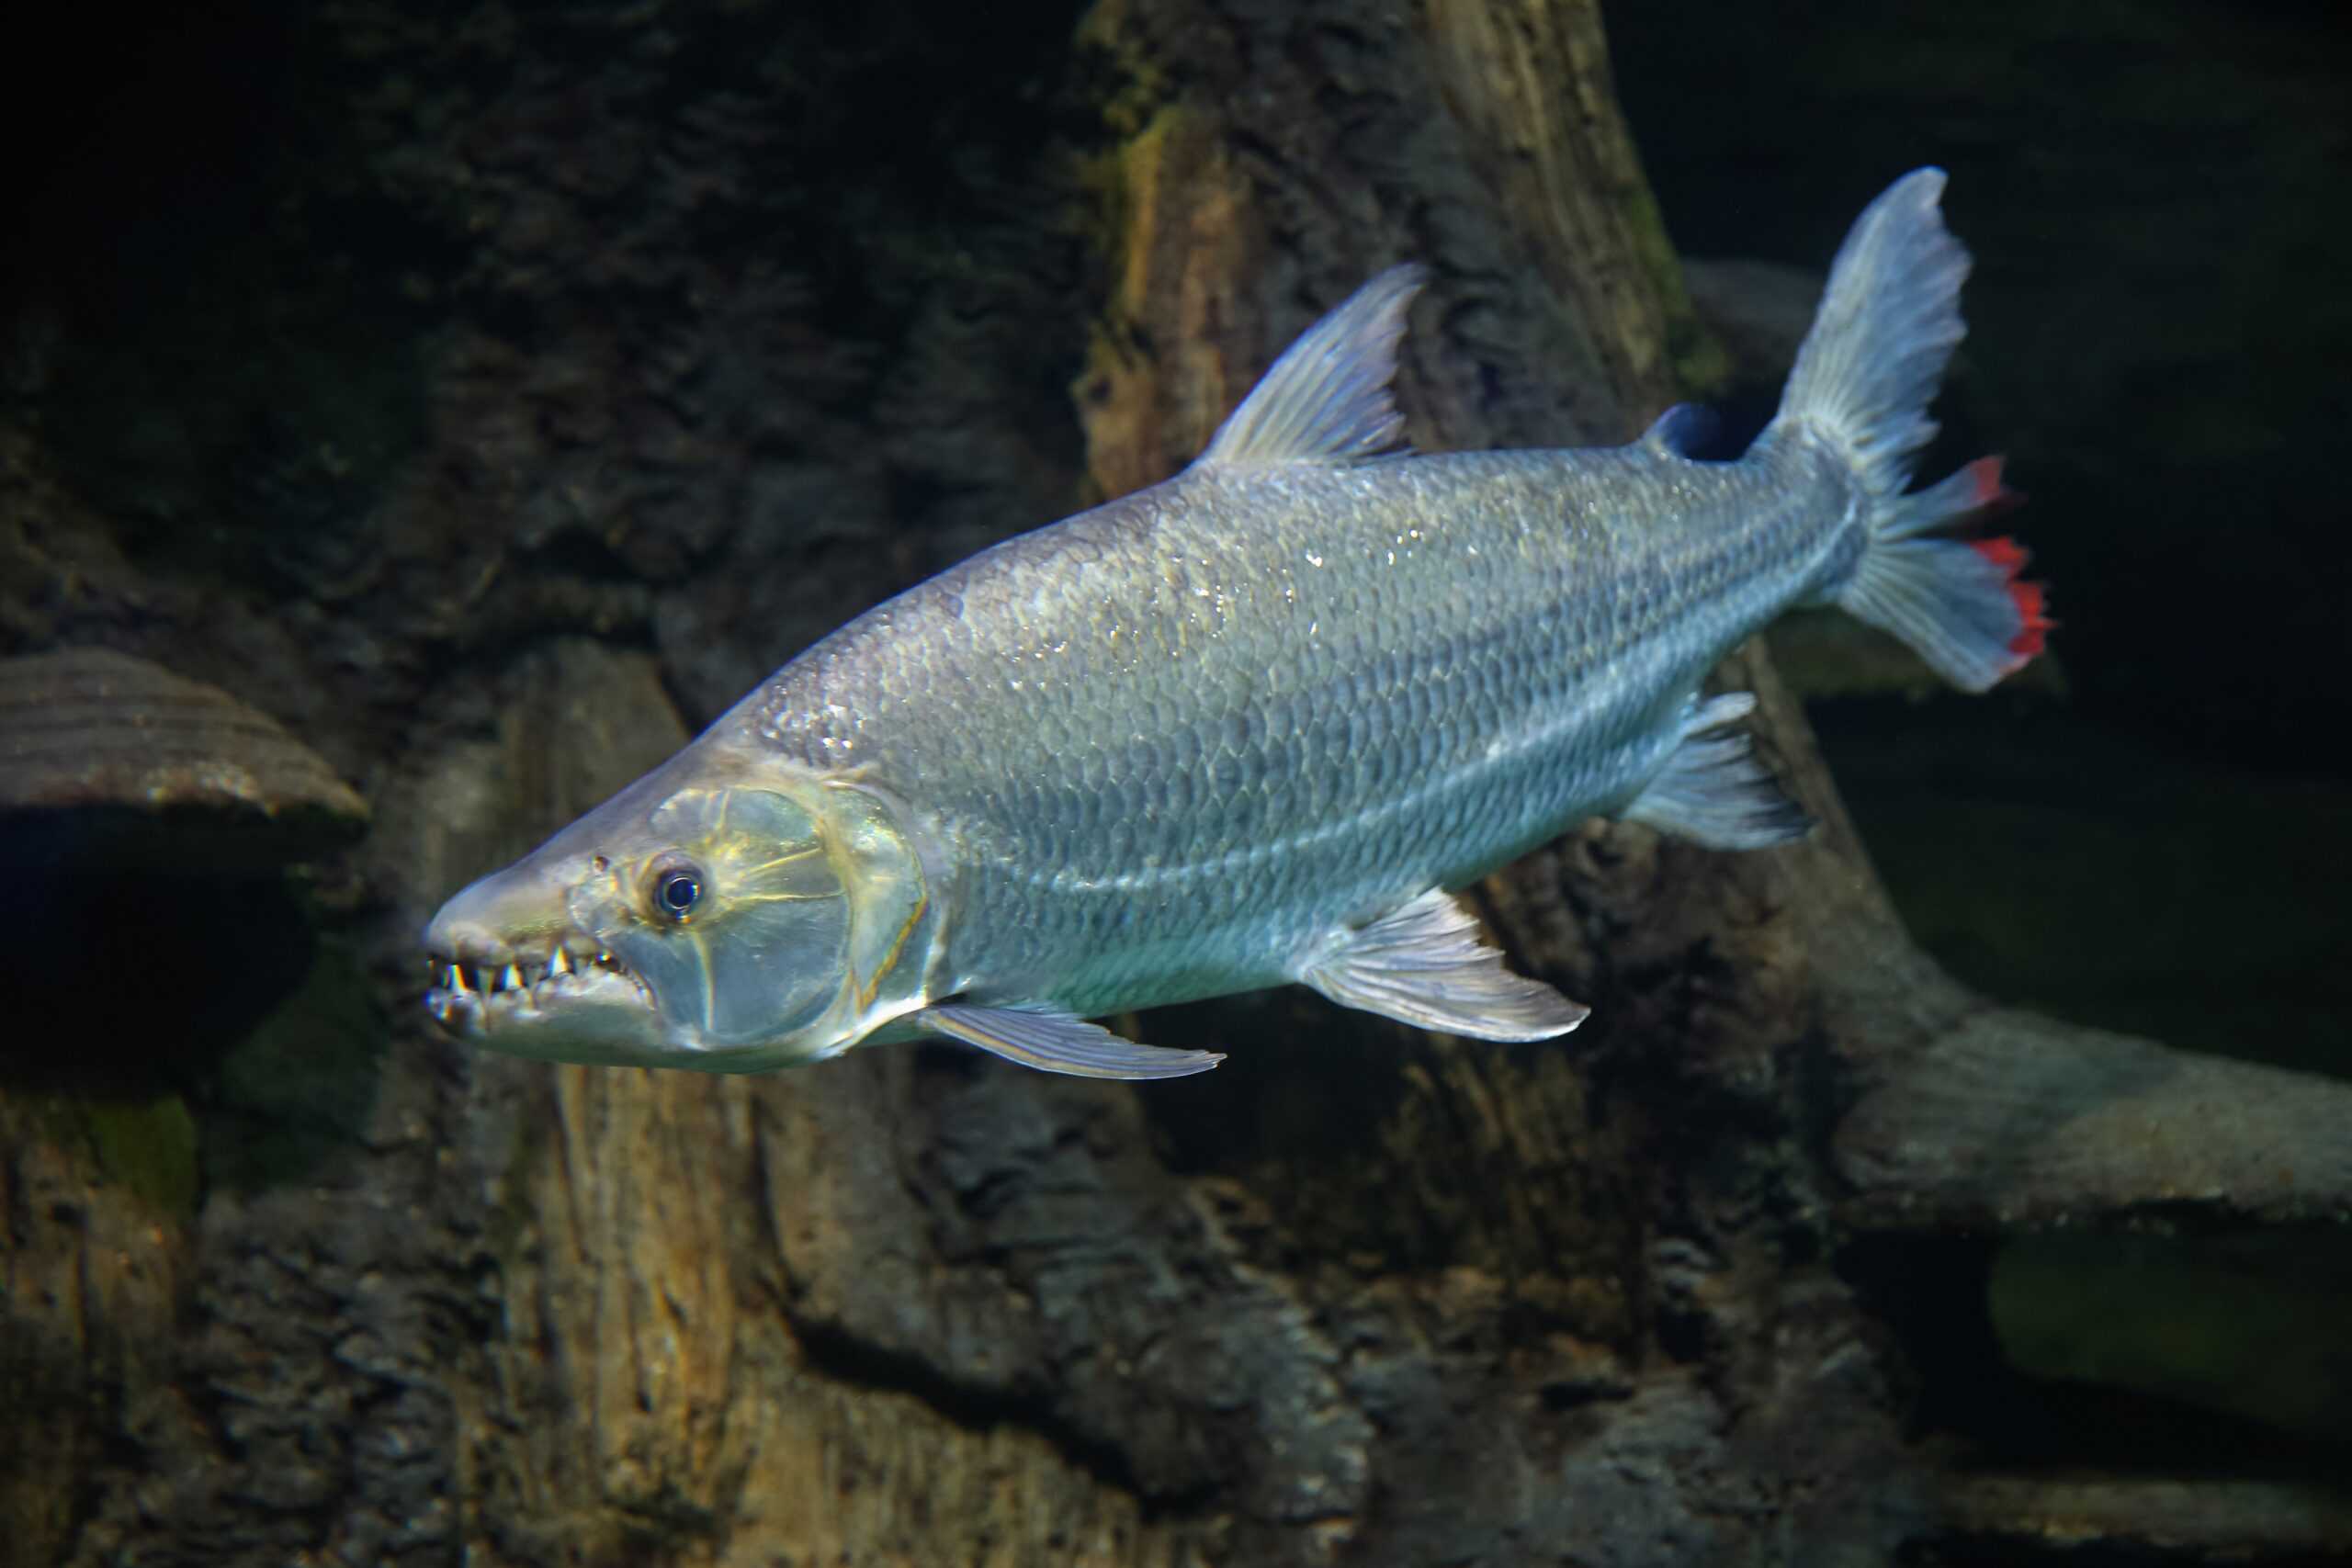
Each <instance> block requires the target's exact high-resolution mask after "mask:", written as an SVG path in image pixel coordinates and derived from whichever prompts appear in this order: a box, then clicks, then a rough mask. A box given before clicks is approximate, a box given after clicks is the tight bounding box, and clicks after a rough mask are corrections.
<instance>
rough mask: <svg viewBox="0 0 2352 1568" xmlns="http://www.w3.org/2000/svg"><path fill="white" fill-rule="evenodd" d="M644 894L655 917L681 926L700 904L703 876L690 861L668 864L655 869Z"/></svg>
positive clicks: (673, 861)
mask: <svg viewBox="0 0 2352 1568" xmlns="http://www.w3.org/2000/svg"><path fill="white" fill-rule="evenodd" d="M646 893H647V896H648V897H647V902H648V903H650V904H651V905H652V906H653V912H654V914H655V915H657V916H659V917H660V918H661V919H665V920H668V921H670V922H672V923H673V924H674V925H684V924H685V923H686V921H687V919H689V918H690V917H691V916H692V915H693V914H694V911H695V905H697V904H699V903H700V902H702V872H701V870H700V868H698V867H697V866H695V864H694V863H693V862H691V861H681V860H671V861H667V862H665V863H662V864H661V865H658V866H656V867H654V870H653V874H652V876H651V877H650V879H649V880H648V882H647V885H646Z"/></svg>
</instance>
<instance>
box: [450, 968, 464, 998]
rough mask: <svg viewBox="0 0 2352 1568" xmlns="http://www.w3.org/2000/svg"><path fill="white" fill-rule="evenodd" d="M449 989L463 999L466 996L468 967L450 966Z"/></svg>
mask: <svg viewBox="0 0 2352 1568" xmlns="http://www.w3.org/2000/svg"><path fill="white" fill-rule="evenodd" d="M449 988H450V989H451V990H453V991H455V992H457V993H458V995H459V996H461V997H462V996H464V995H465V994H466V966H465V965H464V964H450V965H449Z"/></svg>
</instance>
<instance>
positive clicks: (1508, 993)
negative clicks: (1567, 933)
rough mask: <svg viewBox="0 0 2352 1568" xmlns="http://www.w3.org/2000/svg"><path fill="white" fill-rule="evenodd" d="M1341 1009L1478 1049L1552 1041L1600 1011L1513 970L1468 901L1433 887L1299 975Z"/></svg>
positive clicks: (1347, 936)
mask: <svg viewBox="0 0 2352 1568" xmlns="http://www.w3.org/2000/svg"><path fill="white" fill-rule="evenodd" d="M1298 978H1299V980H1300V981H1301V983H1303V984H1305V985H1306V986H1310V987H1313V988H1314V989H1316V990H1317V991H1320V992H1322V993H1323V995H1325V996H1327V997H1329V998H1331V999H1332V1000H1333V1001H1335V1002H1338V1003H1339V1004H1340V1006H1341V1007H1351V1008H1361V1009H1362V1010H1364V1011H1366V1012H1376V1013H1378V1014H1380V1015H1381V1016H1382V1017H1384V1018H1393V1019H1396V1020H1397V1021H1400V1022H1403V1023H1409V1024H1412V1025H1414V1026H1415V1027H1417V1028H1420V1029H1431V1030H1436V1031H1438V1032H1442V1033H1446V1034H1466V1035H1469V1036H1470V1037H1471V1038H1473V1039H1476V1040H1501V1041H1524V1040H1548V1039H1550V1038H1551V1037H1552V1036H1554V1035H1555V1034H1566V1032H1568V1031H1569V1030H1571V1029H1574V1028H1575V1027H1576V1026H1577V1024H1579V1023H1582V1022H1583V1021H1585V1019H1586V1017H1587V1016H1588V1015H1589V1013H1590V1012H1591V1009H1589V1008H1588V1007H1585V1006H1584V1005H1583V1004H1581V1003H1578V1002H1573V1001H1570V1000H1569V999H1568V998H1566V997H1564V996H1562V995H1561V994H1560V993H1559V992H1557V991H1555V990H1554V989H1553V988H1552V987H1549V986H1547V985H1544V983H1543V982H1542V981H1540V980H1531V979H1528V978H1527V977H1526V976H1522V975H1514V974H1512V973H1511V972H1510V970H1509V969H1506V968H1504V967H1503V955H1502V954H1501V953H1497V952H1496V951H1495V950H1494V949H1493V948H1491V947H1488V946H1487V944H1486V943H1485V942H1481V941H1479V940H1478V922H1477V920H1476V919H1475V918H1474V917H1473V916H1472V915H1471V913H1470V912H1469V910H1467V909H1465V908H1463V907H1462V903H1461V900H1460V899H1458V898H1456V897H1454V896H1453V895H1452V894H1450V893H1448V892H1446V891H1445V890H1444V889H1443V888H1438V887H1432V888H1430V890H1429V891H1428V892H1426V893H1424V894H1422V895H1421V896H1420V897H1418V898H1415V899H1414V900H1413V901H1412V902H1410V903H1408V904H1406V905H1404V906H1402V907H1401V908H1396V909H1392V910H1391V911H1389V912H1388V913H1387V914H1385V915H1384V916H1382V917H1381V918H1380V919H1376V920H1374V921H1373V922H1372V923H1371V924H1370V925H1368V926H1364V927H1363V928H1362V929H1360V930H1356V931H1348V932H1345V933H1342V934H1341V935H1340V937H1339V939H1338V941H1337V944H1336V945H1335V946H1334V948H1333V949H1332V951H1330V952H1329V953H1325V954H1324V955H1323V956H1322V957H1321V958H1319V959H1317V961H1316V962H1315V963H1314V964H1310V965H1309V966H1308V967H1307V968H1306V971H1305V972H1304V973H1303V974H1301V975H1300V976H1298Z"/></svg>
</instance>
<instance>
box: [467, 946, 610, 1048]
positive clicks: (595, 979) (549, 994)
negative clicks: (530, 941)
mask: <svg viewBox="0 0 2352 1568" xmlns="http://www.w3.org/2000/svg"><path fill="white" fill-rule="evenodd" d="M425 964H426V966H427V968H428V970H429V971H430V972H431V973H432V975H433V976H435V979H434V984H433V985H432V987H430V988H429V989H428V990H426V992H425V993H424V1006H425V1009H426V1010H428V1011H429V1012H431V1013H432V1014H433V1016H434V1017H435V1018H436V1019H439V1020H440V1021H442V1022H443V1023H445V1024H447V1025H448V1026H450V1027H451V1028H453V1029H467V1028H471V1029H480V1028H483V1027H485V1026H488V1025H490V1024H492V1023H493V1022H494V1021H499V1020H502V1019H507V1018H515V1019H522V1018H528V1017H533V1016H536V1015H537V1014H539V1013H541V1012H542V1011H544V1010H546V1009H547V1008H548V1007H549V1006H551V1005H553V1004H555V1003H558V1002H560V1001H564V1000H568V999H586V998H590V997H594V998H596V999H597V1000H600V1001H612V1000H616V999H617V998H618V996H619V995H620V994H621V991H622V987H627V990H628V993H630V994H633V995H634V996H635V998H637V999H638V1000H639V1002H641V1003H643V1004H644V1005H645V1006H647V1007H649V1008H650V1007H651V1006H652V1004H653V997H652V993H651V992H650V990H648V989H647V987H646V985H645V982H644V981H642V980H640V979H639V978H638V976H636V975H635V974H633V973H631V972H630V970H629V969H628V966H627V965H626V964H622V963H621V961H620V960H619V959H617V958H616V957H615V956H613V954H612V953H611V952H610V951H609V950H607V949H604V948H596V949H594V950H589V949H586V948H565V947H557V948H556V949H554V950H553V951H552V952H550V953H548V954H547V955H546V956H545V957H544V958H540V957H531V956H526V955H522V954H515V955H510V956H509V957H507V958H505V959H503V960H500V961H495V962H491V961H481V960H470V959H463V958H457V957H453V956H451V955H449V954H447V953H428V954H427V955H426V957H425Z"/></svg>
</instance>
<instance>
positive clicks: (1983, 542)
mask: <svg viewBox="0 0 2352 1568" xmlns="http://www.w3.org/2000/svg"><path fill="white" fill-rule="evenodd" d="M1985 463H1989V464H1991V465H1992V466H1993V489H1994V492H1995V499H2000V498H2003V497H2006V496H2007V494H2008V493H2009V492H2008V491H2003V490H2001V489H2000V459H1999V458H1997V457H1986V458H1984V459H1982V460H1981V461H1980V463H1978V464H1977V465H1974V466H1975V467H1980V468H1981V467H1982V466H1983V465H1984V464H1985ZM1970 547H1971V548H1973V549H1974V550H1975V552H1976V553H1977V554H1978V555H1980V556H1983V557H1984V558H1985V559H1986V560H1988V561H1991V562H1992V563H1993V564H1994V565H1995V566H1996V567H1999V568H2000V569H2001V573H2002V575H2003V576H2004V577H2006V578H2007V580H2008V588H2009V602H2010V603H2011V604H2015V605H2016V606H2017V607H2018V629H2017V634H2016V635H2015V636H2013V637H2010V638H2009V651H2010V652H2011V653H2014V654H2016V655H2017V656H2018V659H2019V660H2027V659H2031V658H2032V657H2033V656H2034V655H2035V654H2037V653H2040V652H2041V648H2042V643H2043V640H2044V637H2043V634H2045V633H2046V632H2048V631H2049V630H2050V628H2051V627H2052V626H2055V625H2056V624H2057V623H2056V622H2054V621H2052V620H2051V619H2050V618H2049V616H2047V615H2044V614H2043V613H2042V610H2043V606H2044V603H2045V600H2046V593H2045V591H2044V588H2043V585H2042V584H2041V583H2039V582H2026V581H2021V580H2020V579H2019V578H2018V572H2020V571H2022V570H2025V563H2026V560H2027V556H2026V552H2025V547H2023V546H2021V545H2019V544H2018V542H2017V541H2016V540H2015V539H2012V538H2009V537H2007V536H1999V537H1996V538H1990V539H1975V540H1972V541H1971V542H1970Z"/></svg>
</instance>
